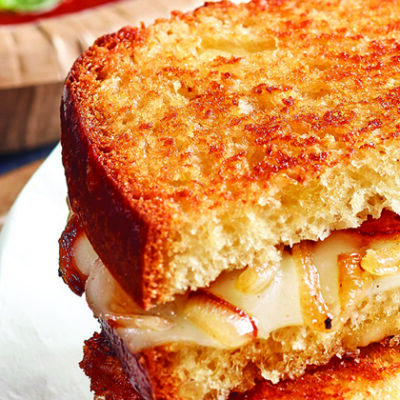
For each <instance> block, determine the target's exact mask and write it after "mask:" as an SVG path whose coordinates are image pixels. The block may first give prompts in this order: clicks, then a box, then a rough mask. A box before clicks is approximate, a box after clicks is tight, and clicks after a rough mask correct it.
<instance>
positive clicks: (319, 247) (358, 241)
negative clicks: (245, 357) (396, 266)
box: [74, 231, 400, 352]
mask: <svg viewBox="0 0 400 400" xmlns="http://www.w3.org/2000/svg"><path fill="white" fill-rule="evenodd" d="M374 243H375V244H374ZM374 246H375V247H379V246H381V244H379V243H377V241H375V242H374V241H373V240H371V239H368V243H367V247H368V248H374ZM75 247H76V249H75V251H74V255H75V259H76V264H77V266H78V268H79V269H80V270H81V271H82V272H83V273H84V274H85V275H88V279H87V281H86V287H85V291H86V296H87V300H88V303H89V305H90V307H91V308H92V310H93V312H94V314H95V316H96V317H99V318H101V319H104V320H107V321H109V322H111V323H112V325H113V326H114V327H115V329H116V330H117V333H118V335H119V336H120V337H121V338H122V339H123V340H124V342H125V344H126V345H127V346H128V348H129V349H130V350H131V351H133V352H137V351H140V350H141V349H144V348H147V347H153V346H155V345H159V344H163V343H168V342H183V341H184V342H192V343H196V344H199V345H204V346H212V347H218V348H226V347H234V345H232V343H230V344H229V345H227V343H226V342H224V341H223V340H219V338H218V335H214V334H213V332H210V329H205V328H204V326H202V325H201V324H199V323H194V322H193V318H191V317H190V315H192V316H193V313H196V312H203V311H204V312H205V313H208V314H205V319H203V321H204V320H207V316H211V317H213V315H212V313H214V312H215V313H218V312H221V321H223V319H224V318H226V319H232V318H233V319H235V318H236V317H237V319H238V320H239V325H240V318H239V314H234V312H235V307H236V308H237V309H240V310H242V311H244V312H245V313H246V314H247V316H248V318H251V320H252V321H254V324H255V325H256V326H257V329H256V331H255V332H256V333H255V336H254V337H253V338H265V339H266V338H268V337H269V335H270V334H271V333H272V332H273V331H275V330H277V329H279V328H283V327H289V326H299V325H304V324H305V318H304V311H305V310H302V304H301V296H302V294H301V292H300V289H299V287H300V286H299V285H300V281H299V280H300V278H299V269H298V268H296V259H295V257H294V256H293V254H291V252H290V251H284V252H283V253H282V260H281V265H280V268H278V269H277V272H276V274H275V276H274V278H273V280H272V281H271V283H270V284H269V285H267V287H266V288H265V289H264V290H262V291H261V292H258V293H254V294H252V293H248V292H246V293H244V292H243V291H241V290H239V289H238V287H237V284H236V283H237V280H238V277H239V275H240V274H241V273H242V271H233V272H229V273H224V274H222V275H221V276H220V277H219V278H218V279H217V280H216V281H215V282H214V283H213V284H212V285H211V286H210V287H209V288H207V292H210V293H212V295H215V296H216V298H220V299H223V304H222V306H221V309H220V308H219V306H218V303H215V302H214V303H213V301H211V302H210V303H209V304H208V305H206V307H205V308H204V307H203V311H202V310H201V309H200V311H198V310H199V308H194V309H193V310H194V311H193V310H192V311H191V314H190V313H188V312H187V311H186V307H187V303H188V301H191V302H193V301H197V300H196V299H195V300H193V299H192V298H191V297H190V294H187V295H182V296H178V298H177V299H176V301H174V302H173V303H170V304H167V305H162V306H157V307H155V308H154V309H152V310H150V311H149V312H144V311H143V310H141V309H140V308H139V307H138V306H137V305H136V304H135V303H134V302H133V301H132V299H131V298H129V297H128V296H127V295H126V294H125V292H124V291H123V290H122V289H121V287H120V286H119V285H118V283H117V282H116V281H115V280H114V279H113V278H112V276H111V275H110V273H109V272H108V270H107V269H106V268H105V267H104V265H103V264H102V263H101V261H100V260H99V258H98V257H97V256H96V254H95V252H94V251H93V249H91V246H90V244H89V242H88V241H87V239H86V237H85V236H82V238H80V240H79V241H77V243H76V244H75ZM365 247H366V243H365V240H364V239H362V238H361V236H360V235H355V234H350V233H348V232H347V231H338V232H334V233H333V234H331V235H330V236H329V237H328V238H327V239H325V240H324V241H320V242H317V243H315V244H313V245H312V252H311V257H312V262H313V263H314V265H315V266H316V270H317V274H318V277H319V286H320V293H321V295H322V297H323V300H324V302H325V303H326V306H327V308H328V310H329V313H330V315H331V317H332V326H329V325H330V324H328V325H327V327H326V333H327V334H329V333H330V332H331V329H336V328H337V327H339V325H340V321H341V316H343V315H344V314H346V310H345V309H343V307H344V306H343V304H341V300H340V291H339V284H340V283H339V273H338V271H339V269H338V256H339V254H343V253H348V254H354V253H360V252H362V253H363V254H365V252H366V249H365ZM364 273H365V272H364V271H363V274H364ZM368 282H369V283H368V284H369V286H368V288H367V290H366V291H364V292H362V296H363V298H365V297H369V296H373V295H375V294H377V293H383V292H384V291H387V290H390V289H393V288H396V287H400V271H398V270H394V271H393V270H392V271H391V273H390V275H383V276H378V275H369V276H368ZM215 296H214V297H213V299H214V298H215ZM200 300H201V299H200ZM200 302H201V301H200ZM195 304H196V303H195ZM215 304H217V305H215ZM226 304H229V305H232V307H230V306H229V307H228V306H227V305H226ZM200 305H201V306H204V304H200ZM213 307H214V309H215V310H214V309H213ZM223 307H225V309H224V310H223V311H221V310H222V309H223ZM232 310H233V311H232ZM210 313H211V314H210ZM194 320H195V321H196V318H195V319H194ZM198 321H199V320H197V322H198ZM200 321H202V320H201V319H200ZM244 322H246V323H247V325H246V324H244V325H243V326H244V327H246V326H251V325H249V324H248V320H247V321H244ZM239 325H238V326H239ZM239 328H240V326H239ZM222 329H223V328H222ZM380 334H381V333H379V332H375V333H373V334H371V335H370V337H363V338H360V345H366V344H368V343H369V342H371V341H373V340H374V339H376V338H377V337H379V336H380Z"/></svg>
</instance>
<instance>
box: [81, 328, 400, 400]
mask: <svg viewBox="0 0 400 400" xmlns="http://www.w3.org/2000/svg"><path fill="white" fill-rule="evenodd" d="M164 356H165V355H164V354H163V353H162V352H160V351H158V352H155V353H154V354H152V356H150V354H148V356H147V357H146V364H151V365H148V367H150V370H152V372H153V373H155V372H157V370H159V369H160V367H159V365H160V361H161V362H162V359H163V357H164ZM142 362H143V360H142ZM80 366H81V368H82V369H83V370H84V371H85V373H86V375H87V376H88V377H89V378H90V379H91V390H92V391H93V392H94V393H95V399H97V398H103V397H101V396H104V399H105V400H143V398H142V397H141V396H140V395H139V394H138V393H137V392H136V390H135V389H133V387H132V385H131V384H130V383H129V378H128V375H127V374H126V372H125V371H124V369H123V368H122V366H121V363H120V361H119V359H118V357H117V356H116V355H115V352H114V350H113V349H112V348H111V346H110V341H109V338H108V336H107V335H106V334H105V333H104V332H102V333H101V334H98V333H95V334H94V336H93V337H92V338H90V339H89V340H87V341H86V342H85V346H84V358H83V360H82V361H81V363H80ZM164 383H165V385H166V386H167V384H168V382H164ZM399 395H400V344H399V340H398V339H397V338H392V339H390V338H388V339H385V340H383V341H382V342H381V343H373V344H371V345H369V346H368V347H365V348H362V349H361V350H360V353H359V354H358V355H356V356H355V357H354V355H353V356H352V357H350V356H348V357H343V358H337V357H335V358H334V359H332V360H331V361H330V362H329V363H328V364H327V365H324V366H321V367H311V368H309V369H308V370H307V372H306V374H305V375H304V376H302V377H299V378H296V379H294V380H289V379H288V380H284V381H282V382H280V383H278V384H275V385H273V384H271V383H270V382H268V381H260V382H258V383H257V385H256V386H255V387H254V388H253V389H252V390H250V391H248V392H246V393H241V394H240V393H231V395H230V397H229V400H266V399H268V400H278V399H280V400H285V399H287V400H289V399H292V400H296V399H299V400H300V399H309V400H328V399H340V400H342V399H343V400H344V399H352V400H355V399H375V398H378V397H381V398H385V399H387V400H389V399H398V398H399ZM97 396H98V397H97ZM376 396H378V397H376ZM156 398H163V399H165V400H180V397H179V394H178V393H168V391H167V392H166V393H163V394H162V396H161V397H156Z"/></svg>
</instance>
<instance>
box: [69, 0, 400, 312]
mask: <svg viewBox="0 0 400 400" xmlns="http://www.w3.org/2000/svg"><path fill="white" fill-rule="evenodd" d="M347 3H349V4H347ZM357 4H358V6H352V7H351V8H350V7H349V5H350V2H346V1H343V2H339V1H337V0H335V1H332V2H319V1H313V0H309V1H307V2H296V1H284V0H281V1H278V0H270V1H266V0H254V1H252V2H250V3H249V4H247V5H240V6H239V5H234V4H231V3H230V2H227V1H223V2H221V3H217V4H207V5H206V6H205V7H202V8H200V9H198V10H196V11H194V12H193V13H189V14H180V13H175V14H174V15H173V17H172V22H166V21H158V22H156V24H155V25H153V26H151V27H149V28H145V27H144V26H141V27H140V28H130V27H126V28H123V29H122V30H120V31H119V32H117V33H115V34H112V35H108V36H105V37H102V38H100V39H99V40H97V41H96V43H95V44H94V45H93V46H92V47H91V48H90V49H89V50H88V51H87V52H86V53H85V54H84V55H83V56H82V57H80V58H79V59H78V60H77V62H76V63H75V64H74V66H73V68H72V70H71V72H70V74H69V76H68V78H67V81H66V85H65V91H64V95H63V100H62V108H61V117H62V145H63V162H64V165H65V170H66V177H67V183H68V190H69V197H70V201H71V205H72V208H73V210H74V212H76V213H77V214H78V215H79V217H80V219H81V220H82V221H83V224H84V226H85V231H86V232H87V235H88V237H89V239H90V241H91V243H92V245H93V247H94V249H95V250H96V252H97V253H98V254H99V255H100V257H101V258H102V260H103V262H104V264H105V265H106V266H107V267H108V268H109V270H110V271H111V272H112V274H113V275H114V276H115V277H116V279H117V280H118V282H119V283H120V284H121V285H122V286H123V288H124V289H125V290H126V291H127V292H128V293H129V294H130V295H131V296H132V297H134V298H135V300H136V301H137V302H138V303H139V304H140V305H141V306H143V307H145V308H149V307H150V306H152V305H154V304H156V303H162V302H165V301H167V300H171V299H172V296H173V294H174V293H173V290H172V289H171V288H170V287H169V286H168V285H169V284H170V282H169V279H170V278H171V276H172V275H171V274H172V273H173V271H171V270H170V261H171V260H170V257H171V256H172V254H175V253H176V252H178V250H176V248H175V245H176V243H177V242H178V241H179V239H180V235H181V231H180V230H179V227H180V224H183V222H182V221H185V218H189V219H191V220H193V222H195V219H196V218H197V216H199V218H200V216H202V215H205V214H206V213H210V212H211V211H210V210H213V209H216V208H224V209H225V210H226V214H230V213H231V210H235V209H236V210H237V209H240V208H243V207H246V206H254V209H255V210H256V211H257V210H259V209H260V208H262V207H263V206H260V204H262V203H263V202H265V201H267V202H268V201H269V199H271V198H270V197H269V196H270V195H271V196H272V194H271V193H276V191H278V192H279V193H281V194H279V196H278V195H277V197H276V198H274V201H275V200H276V201H280V202H281V203H282V207H285V204H287V202H292V201H294V200H293V199H296V198H297V195H298V193H302V190H301V188H302V187H306V185H307V184H308V182H310V181H313V182H315V185H317V187H318V188H320V187H322V186H321V185H322V183H321V182H319V183H318V180H319V178H320V177H321V176H323V174H324V173H325V172H326V171H327V170H329V169H335V168H337V169H338V170H339V168H338V167H337V166H338V165H340V166H347V165H349V163H351V162H353V161H354V165H357V163H358V162H359V160H361V159H363V158H365V157H367V156H368V157H369V160H370V161H369V166H370V168H372V169H373V165H374V163H375V162H376V163H378V162H379V161H378V158H379V157H380V156H382V159H383V158H385V157H386V158H385V159H387V158H388V157H389V156H388V154H386V151H385V148H389V145H393V143H395V142H396V141H397V140H398V139H397V137H398V135H399V132H400V128H399V123H398V107H399V98H400V86H399V85H398V84H397V81H396V78H397V77H398V74H399V72H398V65H399V59H400V41H399V40H398V38H399V34H398V31H399V24H398V22H396V21H395V20H393V18H392V16H393V12H395V11H393V10H398V9H399V7H398V4H397V2H396V1H394V0H393V1H385V2H379V1H378V2H377V1H373V0H370V1H366V2H362V3H357ZM207 15H211V16H213V17H214V18H215V20H216V21H219V23H221V26H220V27H219V28H218V29H223V28H224V24H225V25H229V24H231V25H232V27H233V28H232V29H233V30H232V32H234V31H235V29H236V30H237V31H235V32H234V34H235V35H236V36H235V37H236V38H239V39H237V40H231V38H230V37H229V36H227V37H226V38H225V39H224V38H219V39H217V40H216V41H215V40H214V39H215V35H216V33H218V32H216V31H215V30H214V31H213V29H214V28H213V27H212V26H211V27H208V26H207V25H206V22H205V20H206V17H207ZM168 24H169V25H168ZM203 28H204V30H202V29H203ZM239 28H240V29H239ZM242 30H245V31H246V32H247V33H245V34H243V37H242V36H241V32H242ZM176 32H185V33H184V34H182V35H184V36H180V37H178V39H177V41H176V42H174V41H173V39H171V40H172V42H171V41H169V40H170V38H172V37H174V35H175V34H176ZM202 35H203V36H202ZM199 37H202V38H203V40H202V42H201V43H200V44H199V43H198V42H197V41H196V40H197V39H196V38H199ZM370 38H372V39H370ZM213 40H214V41H213ZM160 41H162V44H161V45H160ZM160 46H161V50H160ZM180 46H181V47H182V48H181V47H180ZM153 52H154V54H155V55H154V56H152V54H153ZM213 52H216V53H218V54H222V55H219V56H215V57H214V56H212V54H213ZM274 52H275V53H276V54H281V61H280V63H277V61H276V60H275V59H273V57H272V56H270V55H271V54H275V53H274ZM152 57H153V58H152ZM271 60H272V61H271ZM382 145H384V146H382ZM392 148H393V147H392ZM371 154H373V155H372V156H371ZM365 170H366V169H365V168H364V169H363V171H365ZM354 171H355V170H354ZM354 171H353V172H352V174H353V175H354V176H353V177H352V179H354V180H355V181H357V180H358V181H360V179H359V178H358V176H357V174H358V171H355V172H354ZM374 171H375V170H374ZM376 171H378V169H377V170H376ZM379 171H381V170H379ZM360 173H361V175H362V174H364V175H363V179H364V178H365V177H368V176H370V175H371V174H370V173H369V172H362V171H361V172H360ZM378 173H381V172H378ZM377 179H378V180H379V178H377ZM318 185H319V186H318ZM368 185H369V184H368V182H366V183H365V186H366V187H368ZM318 190H319V189H318ZM349 190H350V189H349ZM363 190H364V189H363ZM360 192H361V191H360ZM316 193H317V192H316ZM318 193H319V192H318ZM329 196H331V194H329ZM374 196H375V197H374ZM379 196H380V194H377V193H375V194H373V193H372V194H371V197H372V198H371V199H370V200H369V203H368V202H367V200H366V203H365V204H366V205H367V206H368V207H369V205H368V204H375V203H376V202H379V201H380V197H379ZM300 201H303V203H301V204H308V203H307V202H308V201H310V203H309V204H308V205H307V207H311V209H312V208H313V207H317V206H318V201H319V195H316V196H315V198H314V197H312V194H310V196H309V197H306V198H304V199H303V200H299V202H300ZM324 201H326V199H325V200H324ZM349 203H350V200H347V201H346V202H345V204H346V205H347V204H349ZM301 204H300V203H299V205H298V207H301ZM321 204H322V203H321ZM352 204H353V203H352ZM354 204H357V202H356V201H354ZM272 205H273V204H272ZM272 205H271V206H272ZM267 206H268V205H267ZM335 207H337V215H339V213H340V208H339V207H338V206H335ZM371 207H372V206H371ZM188 210H189V211H190V213H189V214H190V216H189V217H187V215H188V213H187V211H188ZM361 211H365V209H364V210H361ZM361 211H360V215H362V216H363V217H364V218H365V216H366V214H367V211H366V212H364V213H362V212H361ZM335 212H336V211H335ZM335 212H333V211H332V213H333V214H335ZM377 212H379V210H378V211H377ZM335 215H336V214H335ZM357 215H358V214H357ZM334 218H335V217H334V216H331V217H330V221H329V224H328V226H327V227H326V229H335V228H337V227H338V226H340V215H339V216H337V217H336V219H334ZM320 220H322V218H320V219H319V220H318V221H320ZM238 221H240V218H239V219H238ZM318 221H317V222H318ZM186 222H187V221H186ZM311 222H312V221H311ZM311 222H310V225H312V224H311ZM285 223H286V222H284V224H285ZM319 223H320V222H319ZM348 226H350V225H347V226H345V227H348ZM318 229H319V232H322V230H323V228H321V227H319V228H318ZM299 230H300V228H299ZM294 231H296V229H294ZM283 236H284V235H283ZM307 238H311V237H305V239H307ZM279 240H281V238H277V241H278V242H279ZM174 252H175V253H174ZM229 267H232V266H229Z"/></svg>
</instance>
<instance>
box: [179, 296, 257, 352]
mask: <svg viewBox="0 0 400 400" xmlns="http://www.w3.org/2000/svg"><path fill="white" fill-rule="evenodd" d="M184 314H185V315H186V317H187V318H189V319H190V320H191V321H192V322H193V323H194V324H195V325H197V326H198V327H199V328H200V329H202V330H203V331H204V332H205V333H207V334H208V335H210V336H211V337H212V338H214V339H215V340H217V341H219V342H220V343H222V344H223V345H224V346H226V347H229V348H237V347H240V346H243V345H245V344H247V343H249V342H250V341H252V340H254V339H255V338H256V337H257V325H256V323H255V321H254V320H253V318H251V317H250V316H249V315H248V314H247V313H246V312H244V311H243V310H242V309H240V308H238V307H235V306H234V305H233V304H231V303H229V302H227V301H225V300H223V299H221V298H220V297H218V296H216V295H214V294H212V293H210V292H207V291H205V290H202V289H200V290H197V291H196V292H193V293H191V294H190V296H189V299H188V301H187V303H186V307H185V310H184Z"/></svg>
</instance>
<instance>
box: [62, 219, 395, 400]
mask: <svg viewBox="0 0 400 400" xmlns="http://www.w3.org/2000/svg"><path fill="white" fill-rule="evenodd" d="M60 249H61V250H60V272H61V275H62V277H63V279H64V280H65V281H66V283H67V284H68V285H69V286H70V288H71V289H72V290H73V291H74V292H75V293H77V294H83V293H85V295H86V298H87V301H88V304H89V306H90V308H91V309H92V311H93V313H94V316H95V317H96V318H98V319H99V321H100V324H101V326H102V333H101V334H100V335H99V334H95V336H94V337H93V338H92V339H90V340H89V341H88V342H87V343H86V346H85V358H84V360H83V362H82V364H81V365H82V367H83V369H84V370H85V372H86V374H87V375H89V376H90V377H91V379H92V389H93V391H94V392H95V394H96V396H97V397H96V398H97V399H103V398H105V399H106V400H133V399H143V400H153V399H157V400H201V399H204V400H212V399H215V400H223V399H234V398H238V399H248V400H253V399H254V400H255V399H267V398H268V399H285V398H294V399H296V398H309V399H323V398H335V399H341V398H351V399H353V398H360V399H361V398H368V396H370V398H377V397H378V396H383V397H384V398H385V399H386V398H387V399H392V398H400V374H399V372H400V351H399V350H400V345H399V343H398V340H397V339H396V338H397V336H396V335H399V334H400V320H399V318H398V315H399V312H400V217H399V216H398V215H396V214H394V213H393V212H391V211H384V212H383V214H382V216H381V217H380V218H379V219H372V218H369V219H368V220H367V221H366V222H364V223H363V224H362V225H361V226H360V227H359V228H357V229H346V230H341V231H335V232H332V233H331V234H330V235H329V236H328V237H327V238H325V239H324V240H321V241H318V242H311V241H303V242H300V243H298V244H295V245H293V246H290V247H289V246H282V248H281V261H280V264H279V265H278V266H276V268H275V267H273V268H271V269H268V271H269V275H268V274H267V275H268V276H267V275H265V274H264V275H263V273H260V272H259V271H258V272H257V271H256V272H254V270H252V269H251V268H249V267H248V268H247V269H244V270H238V271H229V272H226V273H223V274H222V275H221V276H220V277H219V278H218V279H217V280H216V281H215V282H213V283H212V284H211V285H210V286H209V287H207V288H203V289H198V290H196V291H193V292H189V293H185V294H182V295H179V296H177V297H176V299H175V301H174V302H172V303H168V304H163V305H159V306H156V307H154V308H153V309H150V310H147V311H145V310H143V309H141V308H140V307H139V306H138V305H136V304H135V303H134V302H133V300H132V299H131V298H130V297H129V296H127V294H126V293H125V292H124V291H123V290H122V289H121V287H120V285H119V284H118V283H117V282H116V281H115V279H114V278H113V277H112V275H111V274H110V273H109V272H108V270H107V268H106V267H105V266H104V264H103V263H102V262H101V261H100V259H99V258H98V256H97V255H96V253H95V252H94V250H93V249H92V248H91V245H90V243H89V241H88V239H87V238H86V235H85V233H84V230H83V228H82V226H81V224H80V222H79V220H78V218H77V217H76V216H72V217H71V219H70V220H69V223H68V225H67V228H66V230H65V231H64V234H63V236H62V238H61V240H60ZM257 274H258V275H257ZM257 278H258V279H257ZM263 282H264V283H263ZM262 283H263V284H262ZM377 343H380V344H377ZM397 387H398V388H399V389H396V388H397ZM235 396H236V397H235ZM357 396H358V397H357ZM360 396H361V397H360Z"/></svg>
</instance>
